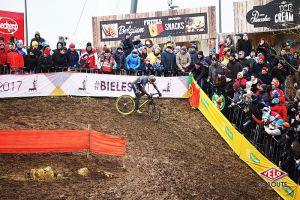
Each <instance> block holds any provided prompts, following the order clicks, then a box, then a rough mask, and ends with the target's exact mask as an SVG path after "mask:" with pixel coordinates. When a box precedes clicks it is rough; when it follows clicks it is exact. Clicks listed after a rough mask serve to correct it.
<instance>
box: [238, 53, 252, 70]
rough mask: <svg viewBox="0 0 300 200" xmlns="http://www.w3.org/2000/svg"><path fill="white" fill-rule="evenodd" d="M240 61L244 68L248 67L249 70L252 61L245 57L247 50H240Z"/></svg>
mask: <svg viewBox="0 0 300 200" xmlns="http://www.w3.org/2000/svg"><path fill="white" fill-rule="evenodd" d="M238 62H239V63H240V64H241V65H242V67H243V68H244V67H247V68H248V70H249V69H250V61H249V60H248V59H246V58H245V52H244V51H240V52H239V59H238Z"/></svg>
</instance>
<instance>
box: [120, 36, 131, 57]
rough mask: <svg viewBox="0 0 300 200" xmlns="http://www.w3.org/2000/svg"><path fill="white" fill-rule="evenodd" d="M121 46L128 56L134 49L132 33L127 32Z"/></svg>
mask: <svg viewBox="0 0 300 200" xmlns="http://www.w3.org/2000/svg"><path fill="white" fill-rule="evenodd" d="M120 46H121V47H122V48H123V50H124V53H125V57H127V56H128V55H129V54H130V53H131V51H132V50H133V43H132V41H131V39H130V34H129V33H126V34H125V38H124V40H122V41H121V43H120Z"/></svg>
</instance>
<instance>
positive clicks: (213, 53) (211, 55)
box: [205, 48, 217, 65]
mask: <svg viewBox="0 0 300 200" xmlns="http://www.w3.org/2000/svg"><path fill="white" fill-rule="evenodd" d="M213 58H217V57H216V49H215V48H211V49H210V50H209V55H208V56H206V57H205V60H206V62H207V63H208V64H209V65H211V61H212V59H213Z"/></svg>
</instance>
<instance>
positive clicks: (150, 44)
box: [145, 39, 153, 55]
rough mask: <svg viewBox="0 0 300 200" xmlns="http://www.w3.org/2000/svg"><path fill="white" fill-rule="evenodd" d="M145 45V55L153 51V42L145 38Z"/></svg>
mask: <svg viewBox="0 0 300 200" xmlns="http://www.w3.org/2000/svg"><path fill="white" fill-rule="evenodd" d="M145 47H146V48H147V55H149V54H150V53H152V51H153V42H152V40H150V39H147V40H145Z"/></svg>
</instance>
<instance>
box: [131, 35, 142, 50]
mask: <svg viewBox="0 0 300 200" xmlns="http://www.w3.org/2000/svg"><path fill="white" fill-rule="evenodd" d="M132 43H133V48H134V49H139V48H141V47H143V44H142V42H141V36H140V35H136V36H134V37H133V40H132Z"/></svg>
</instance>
